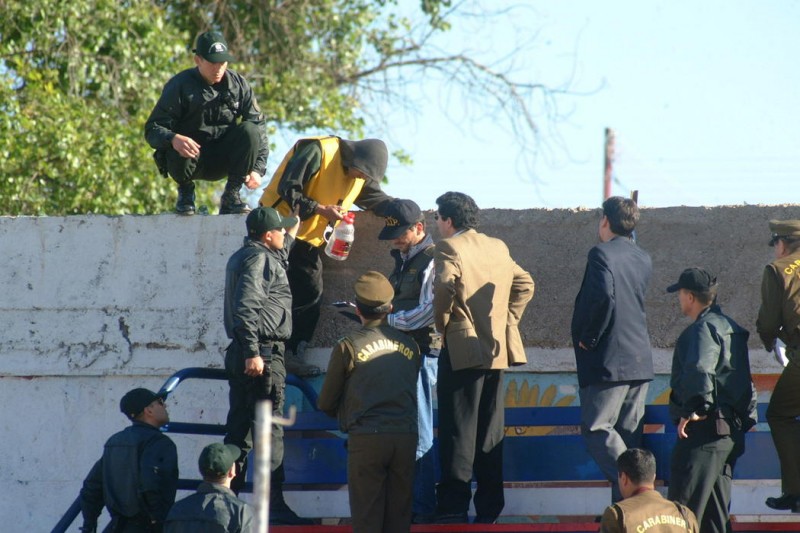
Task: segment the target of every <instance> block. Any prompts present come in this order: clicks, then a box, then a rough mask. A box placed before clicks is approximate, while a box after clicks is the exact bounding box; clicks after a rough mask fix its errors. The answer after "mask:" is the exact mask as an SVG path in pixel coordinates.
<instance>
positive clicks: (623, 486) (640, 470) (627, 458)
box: [600, 448, 700, 533]
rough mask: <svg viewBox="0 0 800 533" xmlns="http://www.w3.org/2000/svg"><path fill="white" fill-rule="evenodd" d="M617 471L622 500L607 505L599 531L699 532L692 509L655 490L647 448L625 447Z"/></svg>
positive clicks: (653, 463) (653, 466)
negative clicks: (667, 498) (664, 496)
mask: <svg viewBox="0 0 800 533" xmlns="http://www.w3.org/2000/svg"><path fill="white" fill-rule="evenodd" d="M617 472H618V477H619V481H618V484H619V488H620V492H621V493H622V497H623V500H621V501H619V502H617V503H614V504H611V505H609V506H608V507H606V510H605V512H604V513H603V518H602V520H601V524H600V533H640V532H641V531H649V532H652V533H679V532H683V533H687V532H688V533H698V532H699V531H700V530H699V528H698V526H697V518H695V516H694V513H693V512H692V511H691V509H689V508H687V507H686V506H685V505H682V504H680V503H675V502H672V501H669V500H665V499H664V498H663V497H662V496H661V494H660V493H659V492H658V491H657V490H656V488H655V481H656V458H655V457H654V456H653V454H652V453H650V451H648V450H644V449H641V448H628V449H627V450H625V451H624V452H622V455H620V456H619V457H618V458H617Z"/></svg>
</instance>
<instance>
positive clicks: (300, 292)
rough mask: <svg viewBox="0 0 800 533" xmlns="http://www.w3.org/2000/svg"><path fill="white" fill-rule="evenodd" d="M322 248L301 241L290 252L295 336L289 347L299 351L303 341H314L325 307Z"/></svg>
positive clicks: (295, 243)
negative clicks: (321, 310)
mask: <svg viewBox="0 0 800 533" xmlns="http://www.w3.org/2000/svg"><path fill="white" fill-rule="evenodd" d="M322 253H323V252H322V249H321V248H318V247H316V246H311V245H310V244H308V243H307V242H305V241H301V240H297V241H295V242H294V246H293V247H292V249H291V251H289V268H288V270H287V271H286V275H287V277H288V278H289V288H290V289H291V291H292V336H291V338H290V339H289V340H288V341H287V343H286V347H287V348H289V349H290V350H292V351H296V350H297V345H298V344H299V343H300V341H306V342H311V338H312V337H313V336H314V330H315V329H316V328H317V322H319V313H320V308H321V307H322V257H321V256H320V254H322Z"/></svg>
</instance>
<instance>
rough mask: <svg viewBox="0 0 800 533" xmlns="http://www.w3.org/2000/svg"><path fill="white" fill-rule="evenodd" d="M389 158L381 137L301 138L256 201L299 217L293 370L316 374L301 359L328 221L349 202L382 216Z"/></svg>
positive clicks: (317, 300) (318, 300)
mask: <svg viewBox="0 0 800 533" xmlns="http://www.w3.org/2000/svg"><path fill="white" fill-rule="evenodd" d="M388 160H389V151H388V150H387V149H386V144H384V142H383V141H381V140H380V139H364V140H361V141H348V140H346V139H342V138H339V137H334V136H327V137H312V138H308V139H301V140H299V141H297V143H296V144H295V145H294V146H293V147H292V149H291V150H289V152H288V153H287V154H286V156H285V157H284V158H283V161H282V162H281V164H280V166H278V169H277V170H276V171H275V173H274V174H273V175H272V180H270V182H269V185H267V187H266V188H265V189H264V194H263V195H262V196H261V199H260V200H259V205H262V206H265V207H273V208H275V209H277V210H278V211H279V212H280V213H282V214H284V215H287V214H289V213H290V212H292V211H294V210H297V212H298V214H299V217H300V220H302V221H303V229H302V230H301V231H300V233H298V235H297V241H296V242H295V246H294V247H293V248H292V251H291V252H290V254H289V284H290V286H291V288H292V300H293V303H292V323H293V325H294V327H293V331H292V336H291V338H290V339H289V340H288V342H287V343H286V367H287V370H288V371H289V372H290V373H292V374H296V375H298V376H316V375H318V374H319V373H320V369H319V368H318V367H316V366H314V365H311V364H309V363H308V362H307V360H306V357H305V352H306V348H307V347H308V344H309V343H310V342H311V339H312V337H313V336H314V330H315V329H316V327H317V322H318V321H319V314H320V307H321V304H322V257H321V256H320V254H321V253H322V248H323V246H324V244H325V241H326V238H327V236H328V234H329V231H330V230H332V228H333V225H334V224H336V223H338V222H339V221H340V220H342V218H343V217H344V215H345V214H346V213H347V211H348V210H349V209H350V207H352V206H353V205H356V206H358V207H360V208H361V209H363V210H365V211H369V210H372V211H374V212H375V214H376V215H378V216H383V211H382V207H383V206H384V205H385V204H386V203H387V202H388V201H389V200H391V197H390V196H387V195H386V194H385V193H384V192H383V191H382V190H381V185H380V183H381V180H382V179H383V177H384V174H385V173H386V164H387V162H388Z"/></svg>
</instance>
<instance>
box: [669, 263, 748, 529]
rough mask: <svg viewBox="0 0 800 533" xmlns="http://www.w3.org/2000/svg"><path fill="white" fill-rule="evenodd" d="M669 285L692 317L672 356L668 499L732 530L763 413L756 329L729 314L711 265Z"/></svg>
mask: <svg viewBox="0 0 800 533" xmlns="http://www.w3.org/2000/svg"><path fill="white" fill-rule="evenodd" d="M667 292H677V293H678V301H679V302H680V307H681V313H683V314H684V315H685V316H687V317H689V318H690V319H691V320H692V323H691V324H690V325H689V326H688V327H687V328H686V329H685V330H684V331H683V333H681V335H680V337H678V340H677V342H676V343H675V352H674V354H673V356H672V376H671V378H670V387H671V389H672V390H671V392H670V397H669V410H670V417H671V418H672V420H673V422H675V424H676V425H677V426H678V442H677V443H676V444H675V447H674V448H673V450H672V462H671V464H670V482H669V499H670V500H675V501H678V502H680V503H683V504H685V505H687V506H688V507H689V508H690V509H691V510H692V511H694V514H695V515H696V516H697V521H698V522H699V523H700V530H701V531H702V532H703V533H722V532H730V531H731V523H730V505H731V484H732V479H733V467H734V465H735V464H736V459H737V458H738V457H739V456H740V455H742V454H743V453H744V434H745V433H746V432H747V431H748V430H749V429H750V428H752V427H753V425H755V423H756V418H757V414H756V390H755V387H754V386H753V381H752V378H751V376H750V359H749V355H748V349H747V339H748V337H749V336H750V334H749V333H748V332H747V330H745V329H744V328H742V327H741V326H739V324H737V323H736V322H734V321H733V319H731V318H729V317H727V316H725V315H724V314H722V310H721V309H720V307H719V306H718V305H717V304H716V295H717V278H716V277H714V276H713V275H712V274H711V273H709V272H708V271H707V270H703V269H701V268H687V269H686V270H684V271H683V272H682V273H681V275H680V277H679V278H678V282H677V283H675V284H674V285H670V286H669V287H667Z"/></svg>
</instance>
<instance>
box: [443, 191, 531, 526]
mask: <svg viewBox="0 0 800 533" xmlns="http://www.w3.org/2000/svg"><path fill="white" fill-rule="evenodd" d="M436 203H437V205H438V210H437V212H436V213H435V214H434V219H435V220H436V225H437V227H438V229H439V233H440V234H441V236H442V237H443V239H442V240H441V241H439V242H438V243H437V244H436V249H435V255H434V260H435V264H436V266H435V268H436V278H435V280H434V296H433V309H434V323H435V325H436V329H437V331H439V332H441V333H443V334H444V339H445V342H444V348H443V349H442V351H441V353H440V356H439V381H438V385H437V389H438V399H439V454H440V460H441V474H442V476H441V482H440V483H439V485H438V487H437V489H438V490H437V509H436V517H435V521H436V522H437V523H466V521H467V510H468V509H469V502H470V499H471V497H472V491H471V480H472V475H473V472H474V474H475V479H476V481H477V484H478V489H477V491H476V492H475V502H474V503H475V511H476V513H477V516H476V518H475V523H485V524H491V523H494V521H495V520H496V519H497V517H498V516H499V515H500V512H501V511H502V510H503V507H504V505H505V499H504V495H503V430H504V425H505V420H504V405H503V400H504V395H503V392H504V389H503V374H504V372H503V370H504V369H506V368H508V367H509V365H520V364H524V363H525V362H526V359H525V349H524V347H523V345H522V338H521V336H520V333H519V329H518V325H519V321H520V319H521V318H522V313H523V311H524V310H525V307H526V306H527V304H528V302H529V301H530V300H531V298H533V290H534V284H533V279H532V278H531V275H530V274H529V273H527V272H525V271H524V270H523V269H522V268H521V267H520V266H519V265H517V264H516V263H515V262H514V260H513V259H512V258H511V256H510V254H509V253H508V247H507V246H506V245H505V243H503V241H501V240H499V239H493V238H491V237H488V236H486V235H483V234H482V233H478V232H476V231H475V228H476V227H477V226H478V215H479V209H478V206H477V205H475V201H474V200H473V199H472V198H470V197H469V196H467V195H466V194H463V193H459V192H448V193H445V194H443V195H442V196H440V197H439V198H437V199H436Z"/></svg>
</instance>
